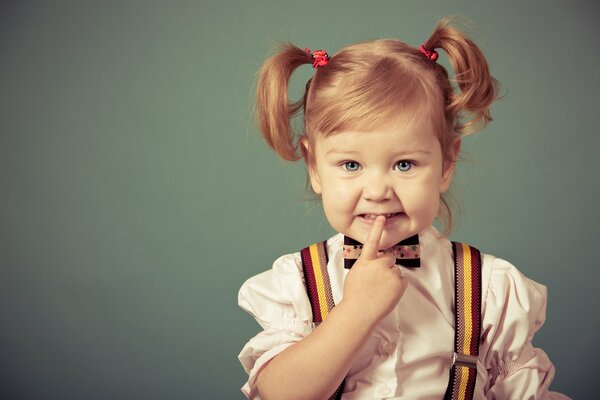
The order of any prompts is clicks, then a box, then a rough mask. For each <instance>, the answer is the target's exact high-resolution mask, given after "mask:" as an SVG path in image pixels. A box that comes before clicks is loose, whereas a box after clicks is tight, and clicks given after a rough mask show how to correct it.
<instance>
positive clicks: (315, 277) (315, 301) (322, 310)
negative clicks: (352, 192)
mask: <svg viewBox="0 0 600 400" xmlns="http://www.w3.org/2000/svg"><path fill="white" fill-rule="evenodd" d="M300 255H301V256H302V269H303V270H304V282H306V291H307V292H308V298H309V299H310V306H311V308H312V313H313V322H314V323H315V324H318V323H321V322H323V321H324V320H325V318H326V317H327V314H329V311H331V309H332V308H333V307H334V306H335V304H333V295H332V294H331V283H330V282H329V274H328V273H327V261H329V260H328V257H327V241H323V242H319V243H315V244H312V245H310V246H309V247H306V248H304V249H302V251H301V252H300ZM343 390H344V381H342V383H341V384H340V386H339V387H338V388H337V389H336V391H335V393H334V394H333V395H332V396H331V397H330V398H329V399H330V400H339V399H341V398H342V391H343Z"/></svg>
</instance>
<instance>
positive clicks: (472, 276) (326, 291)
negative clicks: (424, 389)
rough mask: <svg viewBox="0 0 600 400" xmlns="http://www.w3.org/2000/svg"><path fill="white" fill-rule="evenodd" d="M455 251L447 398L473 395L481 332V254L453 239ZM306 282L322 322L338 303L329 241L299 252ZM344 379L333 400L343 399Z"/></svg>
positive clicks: (315, 316) (465, 399) (316, 315)
mask: <svg viewBox="0 0 600 400" xmlns="http://www.w3.org/2000/svg"><path fill="white" fill-rule="evenodd" d="M452 251H453V254H454V298H455V304H456V310H455V312H454V327H455V332H454V339H455V340H454V354H453V357H452V365H451V367H450V380H449V382H448V387H447V389H446V394H445V395H444V400H469V399H472V398H473V391H474V390H475V380H476V378H477V358H478V356H479V338H480V335H481V253H480V252H479V250H477V249H476V248H474V247H471V246H469V245H466V244H464V243H459V242H452ZM300 255H301V258H302V269H303V271H304V282H305V283H306V291H307V293H308V298H309V300H310V305H311V308H312V312H313V321H314V322H315V323H321V322H323V320H324V319H325V318H326V317H327V314H328V313H329V311H331V309H332V308H333V307H334V306H335V304H334V303H333V296H332V294H331V283H330V281H329V274H328V273H327V262H328V261H329V260H328V256H327V241H322V242H318V243H314V244H312V245H310V246H308V247H305V248H304V249H302V250H301V251H300ZM344 382H345V381H342V383H341V384H340V386H339V387H338V388H337V390H336V391H335V393H334V394H333V395H332V396H331V397H330V400H339V399H341V398H342V392H343V389H344Z"/></svg>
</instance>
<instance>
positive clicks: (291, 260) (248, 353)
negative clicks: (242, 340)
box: [238, 253, 315, 399]
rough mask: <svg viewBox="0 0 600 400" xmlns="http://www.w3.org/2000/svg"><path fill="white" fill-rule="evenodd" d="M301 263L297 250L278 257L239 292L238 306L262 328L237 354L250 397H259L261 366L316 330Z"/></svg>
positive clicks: (244, 390) (243, 388)
mask: <svg viewBox="0 0 600 400" xmlns="http://www.w3.org/2000/svg"><path fill="white" fill-rule="evenodd" d="M301 265H302V264H301V260H300V254H299V253H294V254H288V255H284V256H281V257H280V258H278V259H277V260H275V262H274V263H273V268H272V269H270V270H268V271H265V272H263V273H261V274H258V275H256V276H253V277H252V278H250V279H248V280H247V281H246V282H244V284H243V285H242V287H241V288H240V291H239V293H238V304H239V306H240V307H241V308H242V309H244V310H246V311H247V312H248V313H249V314H250V315H251V316H253V317H254V319H256V321H257V322H258V324H259V325H260V326H261V327H262V328H263V331H262V332H260V333H258V334H257V335H256V336H254V337H253V338H252V339H250V341H249V342H248V343H246V345H245V346H244V348H243V349H242V351H241V352H240V354H239V355H238V358H239V360H240V362H241V363H242V366H243V367H244V370H245V371H246V372H247V373H248V375H249V376H248V381H247V382H246V384H245V385H244V386H243V387H242V389H241V390H242V392H243V393H244V394H245V395H246V397H247V398H249V399H255V398H258V397H257V396H256V393H255V383H256V377H257V374H258V372H259V371H260V370H261V368H263V367H264V366H265V365H266V364H267V363H268V362H269V361H270V360H271V359H272V358H273V357H275V356H276V355H277V354H279V353H281V352H282V351H283V350H285V349H286V348H288V347H289V346H291V345H292V344H294V343H296V342H298V341H300V340H301V339H302V338H304V337H305V336H307V335H308V334H310V333H311V332H312V331H313V330H314V329H315V326H314V324H313V322H312V310H311V308H310V301H309V299H308V295H307V294H306V288H305V286H304V278H303V274H302V266H301Z"/></svg>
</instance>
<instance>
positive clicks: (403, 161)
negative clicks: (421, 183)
mask: <svg viewBox="0 0 600 400" xmlns="http://www.w3.org/2000/svg"><path fill="white" fill-rule="evenodd" d="M350 163H353V164H356V165H358V166H360V164H359V163H357V162H356V161H344V162H343V163H341V164H340V166H342V167H344V166H346V165H348V164H350ZM400 163H409V165H410V168H409V169H407V170H404V171H402V170H401V171H399V172H408V171H410V170H411V169H412V168H413V167H414V166H415V165H416V163H415V162H414V161H412V160H400V161H398V162H397V163H396V164H394V166H396V165H398V164H400ZM344 170H345V171H346V172H356V171H358V170H354V171H349V170H347V169H345V168H344Z"/></svg>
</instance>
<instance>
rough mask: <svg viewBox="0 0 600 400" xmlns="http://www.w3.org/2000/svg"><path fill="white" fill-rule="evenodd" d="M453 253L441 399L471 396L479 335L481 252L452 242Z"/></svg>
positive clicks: (474, 378)
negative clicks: (450, 336) (449, 343)
mask: <svg viewBox="0 0 600 400" xmlns="http://www.w3.org/2000/svg"><path fill="white" fill-rule="evenodd" d="M452 250H453V253H454V299H455V303H456V310H455V312H454V326H455V331H454V355H453V357H452V366H451V368H450V381H449V382H448V388H447V389H446V394H445V395H444V400H450V399H453V400H465V399H472V398H473V391H474V390H475V380H476V378H477V358H478V356H479V338H480V335H481V253H480V252H479V250H477V249H476V248H474V247H471V246H469V245H466V244H464V243H458V242H452Z"/></svg>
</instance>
